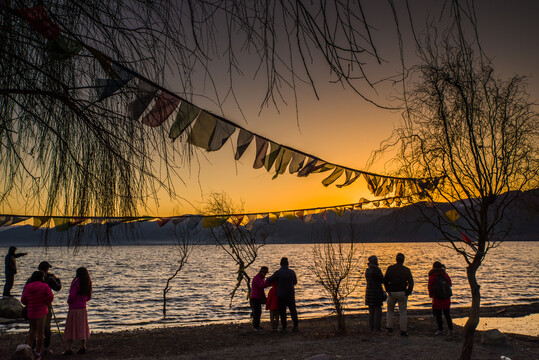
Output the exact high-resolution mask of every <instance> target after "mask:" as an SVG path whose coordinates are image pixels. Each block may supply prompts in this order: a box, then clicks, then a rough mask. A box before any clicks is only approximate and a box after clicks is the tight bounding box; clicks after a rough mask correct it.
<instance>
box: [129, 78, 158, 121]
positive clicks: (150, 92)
mask: <svg viewBox="0 0 539 360" xmlns="http://www.w3.org/2000/svg"><path fill="white" fill-rule="evenodd" d="M157 91H158V89H157V88H156V87H155V86H153V85H152V84H150V83H147V82H146V81H144V80H139V82H138V89H137V93H136V95H135V100H134V101H133V102H132V103H130V104H129V106H128V108H129V113H130V114H131V119H133V120H135V121H137V120H138V118H139V117H140V116H141V115H142V114H143V113H144V111H145V110H146V109H147V108H148V106H149V105H150V104H151V102H152V100H153V99H154V98H155V97H156V96H157Z"/></svg>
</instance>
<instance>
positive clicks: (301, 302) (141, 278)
mask: <svg viewBox="0 0 539 360" xmlns="http://www.w3.org/2000/svg"><path fill="white" fill-rule="evenodd" d="M361 247H362V249H361V254H362V258H361V259H360V263H361V269H360V271H359V272H358V273H356V274H355V276H356V277H359V278H360V280H361V284H360V286H359V287H358V289H357V290H356V292H355V293H354V294H352V296H351V297H350V301H349V305H348V310H349V311H352V312H356V311H364V310H365V306H364V303H363V301H364V299H363V294H364V287H365V283H364V279H363V272H364V270H365V266H366V262H367V258H368V256H370V255H372V254H375V255H377V256H378V259H379V262H380V268H381V269H382V271H385V270H386V268H387V267H388V266H389V265H391V264H393V263H394V262H395V255H396V254H397V252H403V253H404V254H405V255H406V262H405V265H406V266H408V267H409V268H410V269H411V270H412V273H413V276H414V280H415V287H414V293H413V294H412V296H410V298H409V303H408V306H409V308H411V309H417V308H430V299H429V297H428V294H427V274H428V271H429V270H430V268H431V265H432V262H433V261H435V260H439V261H441V262H442V263H444V264H445V265H446V266H447V271H448V273H449V275H450V276H451V278H452V280H453V285H454V286H453V294H454V296H453V298H452V301H453V304H454V306H459V305H460V306H465V305H468V304H469V303H470V296H469V287H468V284H467V280H466V270H465V263H464V261H463V260H462V258H461V257H460V256H459V255H458V254H456V253H455V252H454V251H453V250H451V249H448V248H446V247H442V246H440V245H438V244H436V243H404V244H401V243H383V244H364V245H361ZM523 247H526V249H527V251H522V248H523ZM538 250H539V243H533V242H526V243H514V242H507V243H504V244H502V245H501V246H500V247H498V248H496V249H493V250H492V251H491V252H490V253H489V254H488V256H487V259H486V262H485V263H484V265H483V266H482V268H481V270H480V272H479V274H478V279H479V283H480V284H481V286H482V287H481V290H482V304H483V305H507V304H515V303H531V302H534V301H538V296H537V294H538V293H539V280H538V279H537V277H536V276H534V272H532V271H529V268H530V264H532V266H534V267H537V264H538V263H539V261H538V260H539V251H538ZM19 251H21V252H23V251H24V252H28V253H29V254H28V256H25V257H22V258H19V259H18V267H19V273H18V274H17V278H16V283H15V286H14V288H13V292H12V293H13V294H20V293H21V291H22V287H23V284H24V282H25V281H26V278H27V277H28V276H29V275H30V274H31V273H32V271H34V269H35V268H36V267H37V264H39V262H40V261H42V260H48V261H49V262H50V263H51V264H52V265H53V268H52V269H51V271H52V272H54V273H55V274H56V275H57V276H58V277H60V278H61V279H62V282H63V286H64V287H63V289H62V291H60V292H59V293H57V294H56V298H55V300H54V304H55V310H56V311H55V312H56V316H57V318H58V320H59V322H60V323H61V326H62V327H63V323H64V321H65V317H66V315H67V304H66V300H67V295H68V291H69V285H70V282H71V280H72V279H73V276H74V274H75V269H76V268H77V267H79V266H85V267H87V268H88V270H89V271H90V275H91V276H92V280H93V283H94V295H93V298H92V300H91V301H90V302H89V303H88V312H89V322H90V327H91V329H92V331H115V330H121V329H131V328H138V327H145V328H149V327H155V326H168V325H186V324H200V323H208V322H230V321H247V320H248V319H249V308H248V302H247V301H246V298H245V296H246V293H245V292H242V291H238V292H237V295H236V298H235V299H234V301H233V303H232V307H230V306H229V303H230V297H229V294H230V291H231V290H232V288H233V286H234V283H235V280H236V268H235V264H234V263H233V261H232V260H231V259H230V258H229V257H228V255H227V254H226V253H225V252H224V251H223V250H222V249H221V248H220V247H219V246H213V245H203V246H202V245H201V246H196V247H195V249H194V251H193V253H192V255H191V257H190V258H189V260H188V263H187V265H186V266H185V268H184V270H182V272H180V274H179V275H178V276H177V278H176V279H174V280H173V282H172V283H171V285H172V289H171V290H170V292H169V293H168V301H167V318H166V319H163V318H162V294H163V288H164V286H165V283H166V279H167V278H168V277H169V276H171V274H173V273H174V271H175V270H176V268H175V267H176V251H177V250H176V248H175V247H174V246H116V247H112V248H95V247H88V248H82V249H80V251H79V252H78V253H76V254H73V253H72V252H70V251H69V250H67V249H66V248H49V249H43V248H37V247H35V248H20V249H19ZM0 252H1V253H5V252H7V247H5V248H0ZM282 256H288V258H289V259H290V267H291V268H292V269H294V270H295V271H296V273H297V275H298V281H299V283H298V286H297V288H296V290H297V295H296V297H297V304H298V309H299V310H298V311H299V315H300V318H302V317H303V318H305V317H312V316H319V315H327V314H330V313H331V312H332V305H331V303H330V301H329V300H328V298H327V297H326V296H325V294H324V292H323V290H322V289H321V287H320V285H319V284H317V282H316V278H315V276H314V274H313V273H312V271H311V267H312V264H313V258H312V245H310V244H301V245H266V246H265V247H263V248H261V251H260V254H259V258H258V260H257V261H256V262H255V263H254V264H253V265H252V266H251V267H250V268H249V269H248V273H249V274H250V275H251V276H252V275H255V274H256V272H257V270H258V269H259V267H260V266H261V265H267V266H268V267H269V268H270V274H271V273H272V272H273V271H275V270H277V269H278V267H279V260H280V258H281V257H282ZM508 259H510V260H508ZM2 280H3V279H2ZM265 318H267V314H266V313H264V314H263V319H265ZM21 326H22V328H26V325H17V326H15V327H14V328H13V329H12V330H10V331H17V330H19V331H20V329H21Z"/></svg>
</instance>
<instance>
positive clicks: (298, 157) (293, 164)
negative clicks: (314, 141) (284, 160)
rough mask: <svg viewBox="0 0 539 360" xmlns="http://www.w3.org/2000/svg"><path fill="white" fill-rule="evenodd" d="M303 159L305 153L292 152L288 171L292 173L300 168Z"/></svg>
mask: <svg viewBox="0 0 539 360" xmlns="http://www.w3.org/2000/svg"><path fill="white" fill-rule="evenodd" d="M304 161H305V155H303V154H300V153H298V152H293V154H292V161H290V166H289V167H288V172H289V173H290V174H294V173H296V172H298V171H299V169H301V167H302V166H303V162H304Z"/></svg>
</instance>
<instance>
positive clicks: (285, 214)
mask: <svg viewBox="0 0 539 360" xmlns="http://www.w3.org/2000/svg"><path fill="white" fill-rule="evenodd" d="M281 215H282V217H284V218H287V219H288V220H294V219H295V218H296V214H295V213H294V212H293V211H283V212H282V213H281Z"/></svg>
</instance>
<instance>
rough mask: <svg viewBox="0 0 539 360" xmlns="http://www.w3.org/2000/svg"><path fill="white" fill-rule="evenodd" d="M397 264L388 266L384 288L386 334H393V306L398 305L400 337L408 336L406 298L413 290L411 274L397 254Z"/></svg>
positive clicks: (400, 255) (402, 257)
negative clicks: (385, 292)
mask: <svg viewBox="0 0 539 360" xmlns="http://www.w3.org/2000/svg"><path fill="white" fill-rule="evenodd" d="M396 260H397V263H396V264H393V265H390V266H389V267H388V268H387V270H386V274H385V275H384V286H385V288H386V291H387V295H388V296H387V332H388V333H392V332H393V318H394V310H395V304H396V303H398V304H399V325H400V330H401V336H408V331H407V325H408V311H407V304H408V296H409V295H410V294H411V293H412V290H413V289H414V278H413V277H412V272H411V271H410V269H408V268H407V267H406V266H404V254H402V253H398V254H397V257H396Z"/></svg>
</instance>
